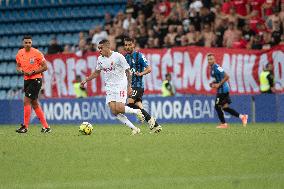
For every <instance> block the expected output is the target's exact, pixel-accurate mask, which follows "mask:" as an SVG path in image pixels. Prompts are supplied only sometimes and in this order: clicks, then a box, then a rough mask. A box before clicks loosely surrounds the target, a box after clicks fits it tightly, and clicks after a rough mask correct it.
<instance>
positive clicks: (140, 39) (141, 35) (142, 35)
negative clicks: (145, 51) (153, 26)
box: [136, 27, 148, 48]
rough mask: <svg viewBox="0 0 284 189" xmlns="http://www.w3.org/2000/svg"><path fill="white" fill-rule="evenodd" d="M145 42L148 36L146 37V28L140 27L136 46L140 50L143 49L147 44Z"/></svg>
mask: <svg viewBox="0 0 284 189" xmlns="http://www.w3.org/2000/svg"><path fill="white" fill-rule="evenodd" d="M147 40H148V36H147V32H146V28H145V27H141V28H140V30H139V34H138V37H137V38H136V41H137V44H139V46H140V47H141V48H145V45H146V44H147Z"/></svg>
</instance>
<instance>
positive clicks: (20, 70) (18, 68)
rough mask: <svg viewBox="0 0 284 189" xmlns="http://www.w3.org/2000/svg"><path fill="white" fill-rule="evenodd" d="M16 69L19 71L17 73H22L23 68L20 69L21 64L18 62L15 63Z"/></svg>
mask: <svg viewBox="0 0 284 189" xmlns="http://www.w3.org/2000/svg"><path fill="white" fill-rule="evenodd" d="M16 70H17V72H19V73H21V74H23V73H24V72H23V70H22V68H21V66H20V64H18V63H16Z"/></svg>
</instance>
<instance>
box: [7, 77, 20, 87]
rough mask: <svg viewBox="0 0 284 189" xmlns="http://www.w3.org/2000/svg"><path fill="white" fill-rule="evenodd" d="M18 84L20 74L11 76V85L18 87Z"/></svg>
mask: <svg viewBox="0 0 284 189" xmlns="http://www.w3.org/2000/svg"><path fill="white" fill-rule="evenodd" d="M17 86H18V76H16V75H15V76H12V77H10V81H9V87H10V88H17Z"/></svg>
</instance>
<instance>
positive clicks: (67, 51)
mask: <svg viewBox="0 0 284 189" xmlns="http://www.w3.org/2000/svg"><path fill="white" fill-rule="evenodd" d="M69 53H71V50H70V45H68V44H66V45H65V46H64V50H63V52H62V54H69Z"/></svg>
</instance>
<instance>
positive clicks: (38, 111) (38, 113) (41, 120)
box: [34, 106, 48, 128]
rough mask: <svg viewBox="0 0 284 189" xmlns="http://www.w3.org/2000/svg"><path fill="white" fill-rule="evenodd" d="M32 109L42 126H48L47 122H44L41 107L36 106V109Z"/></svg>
mask: <svg viewBox="0 0 284 189" xmlns="http://www.w3.org/2000/svg"><path fill="white" fill-rule="evenodd" d="M34 111H35V113H36V115H37V117H38V118H39V120H40V122H41V124H42V126H43V127H44V128H48V124H47V122H46V119H45V117H44V113H43V111H42V109H41V107H40V106H38V107H37V108H36V109H34Z"/></svg>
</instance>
